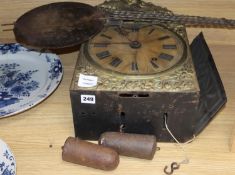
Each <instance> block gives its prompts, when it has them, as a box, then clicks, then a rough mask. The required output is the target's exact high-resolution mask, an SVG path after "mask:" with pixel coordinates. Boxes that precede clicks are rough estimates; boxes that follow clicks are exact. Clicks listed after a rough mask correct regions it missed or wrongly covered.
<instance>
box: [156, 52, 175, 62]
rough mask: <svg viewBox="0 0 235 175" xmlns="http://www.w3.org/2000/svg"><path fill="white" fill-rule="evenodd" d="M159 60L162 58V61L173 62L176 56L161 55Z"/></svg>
mask: <svg viewBox="0 0 235 175" xmlns="http://www.w3.org/2000/svg"><path fill="white" fill-rule="evenodd" d="M158 58H161V59H164V60H167V61H171V60H172V59H173V58H174V56H173V55H169V54H167V53H161V54H160V55H159V56H158Z"/></svg>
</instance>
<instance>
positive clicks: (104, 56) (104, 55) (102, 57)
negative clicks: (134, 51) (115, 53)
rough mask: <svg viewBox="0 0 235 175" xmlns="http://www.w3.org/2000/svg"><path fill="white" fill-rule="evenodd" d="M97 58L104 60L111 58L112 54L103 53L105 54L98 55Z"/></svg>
mask: <svg viewBox="0 0 235 175" xmlns="http://www.w3.org/2000/svg"><path fill="white" fill-rule="evenodd" d="M96 56H97V57H98V58H99V59H104V58H107V57H109V56H111V54H110V52H109V51H103V52H99V53H97V54H96Z"/></svg>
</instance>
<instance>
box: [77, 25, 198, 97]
mask: <svg viewBox="0 0 235 175" xmlns="http://www.w3.org/2000/svg"><path fill="white" fill-rule="evenodd" d="M164 27H166V28H167V30H170V31H172V32H174V33H176V35H177V36H180V38H181V39H182V40H183V42H184V44H185V55H184V56H185V59H182V61H180V62H179V64H177V65H176V66H173V68H172V69H169V70H166V71H163V72H161V73H155V74H151V75H141V76H139V75H131V76H130V75H128V74H120V73H115V72H112V71H107V70H105V69H104V68H102V67H101V66H97V65H94V63H93V62H92V61H91V60H90V58H89V55H88V50H87V47H88V44H89V42H87V43H85V44H84V45H83V46H82V47H81V50H80V55H79V59H78V62H77V66H76V70H75V72H76V73H75V75H76V76H77V78H75V79H74V82H75V84H74V88H75V89H82V88H80V87H78V86H77V85H76V82H77V81H78V76H79V74H80V73H82V74H88V75H95V76H98V84H97V86H96V87H93V88H88V89H89V90H106V91H115V90H121V91H132V90H137V89H138V90H141V91H142V90H143V91H161V92H162V91H166V92H181V91H195V92H197V91H199V87H198V83H197V78H196V75H195V70H194V66H193V63H192V58H191V53H190V49H189V44H188V39H187V35H186V31H185V28H184V26H182V25H177V24H169V25H167V26H166V24H165V26H164ZM88 89H87V90H88Z"/></svg>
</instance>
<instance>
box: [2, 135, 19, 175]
mask: <svg viewBox="0 0 235 175" xmlns="http://www.w3.org/2000/svg"><path fill="white" fill-rule="evenodd" d="M0 175H16V162H15V158H14V155H13V154H12V152H11V150H10V148H9V147H8V146H7V144H6V143H5V142H4V141H2V140H1V139H0Z"/></svg>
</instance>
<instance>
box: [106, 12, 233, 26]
mask: <svg viewBox="0 0 235 175" xmlns="http://www.w3.org/2000/svg"><path fill="white" fill-rule="evenodd" d="M108 20H122V21H143V22H156V21H160V22H173V23H178V24H183V25H185V26H186V27H205V28H227V29H235V20H232V19H226V18H212V17H201V16H189V15H175V14H172V13H164V12H163V13H159V12H154V11H150V12H145V11H122V10H115V11H113V12H111V13H109V14H108Z"/></svg>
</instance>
